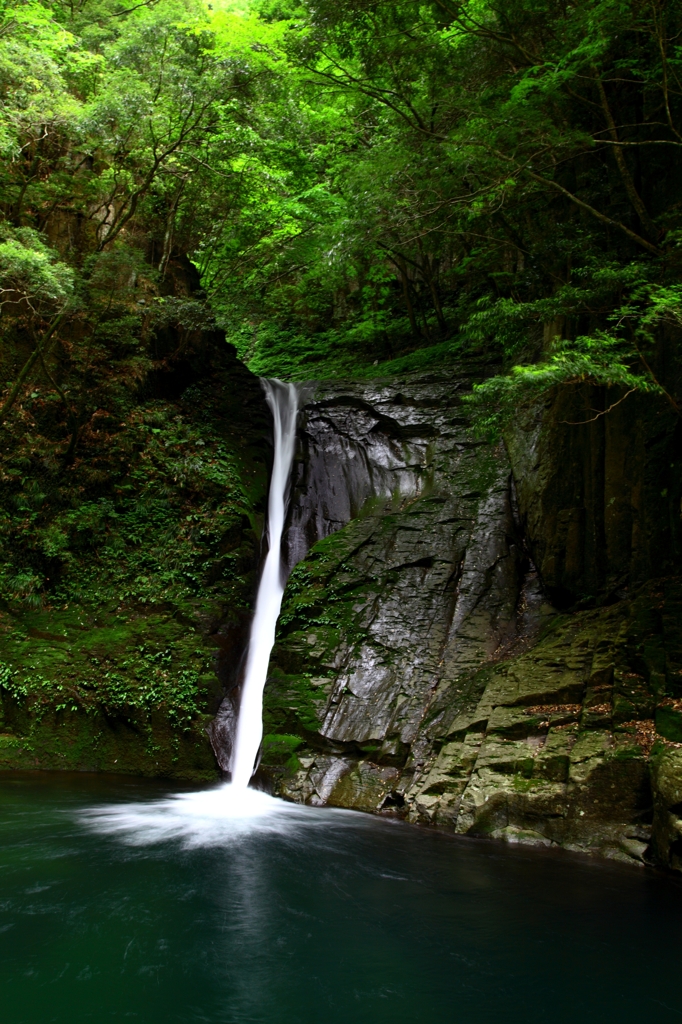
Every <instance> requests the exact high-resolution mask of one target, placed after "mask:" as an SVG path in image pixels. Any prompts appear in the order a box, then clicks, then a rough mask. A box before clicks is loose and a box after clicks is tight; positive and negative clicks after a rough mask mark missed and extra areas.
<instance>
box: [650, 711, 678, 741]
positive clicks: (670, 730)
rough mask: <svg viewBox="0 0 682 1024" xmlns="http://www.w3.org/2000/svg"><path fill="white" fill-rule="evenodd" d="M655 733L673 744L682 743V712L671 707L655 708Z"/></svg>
mask: <svg viewBox="0 0 682 1024" xmlns="http://www.w3.org/2000/svg"><path fill="white" fill-rule="evenodd" d="M656 732H657V733H659V735H661V736H663V737H664V738H665V739H666V740H671V742H673V743H682V711H678V710H677V709H676V708H673V707H662V708H657V709H656Z"/></svg>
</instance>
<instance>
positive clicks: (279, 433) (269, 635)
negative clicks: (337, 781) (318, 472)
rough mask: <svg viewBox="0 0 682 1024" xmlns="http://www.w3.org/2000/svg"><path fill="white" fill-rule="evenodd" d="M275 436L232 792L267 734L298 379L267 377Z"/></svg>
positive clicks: (246, 777)
mask: <svg viewBox="0 0 682 1024" xmlns="http://www.w3.org/2000/svg"><path fill="white" fill-rule="evenodd" d="M263 387H264V389H265V399H266V401H267V403H268V405H269V406H270V410H271V412H272V418H273V426H274V435H275V453H274V462H273V466H272V477H271V479H270V492H269V495H268V524H267V530H268V545H269V546H268V554H267V558H266V559H265V565H264V566H263V574H262V576H261V578H260V583H259V585H258V595H257V597H256V611H255V614H254V617H253V623H252V624H251V635H250V637H249V649H248V653H247V658H246V671H245V674H244V682H243V684H242V694H241V702H240V705H239V717H238V719H237V732H236V736H235V742H234V748H233V751H232V789H233V792H236V791H239V790H242V791H243V790H245V789H246V787H247V786H248V784H249V781H250V779H251V776H252V775H253V773H254V770H255V765H256V758H257V756H258V750H259V748H260V744H261V740H262V738H263V688H264V686H265V679H266V676H267V672H268V664H269V662H270V652H271V651H272V646H273V644H274V642H275V628H276V626H277V619H278V617H279V612H280V608H281V605H282V595H283V593H284V584H285V580H284V577H283V572H282V553H281V547H282V531H283V529H284V517H285V515H286V508H287V501H288V496H289V476H290V474H291V463H292V461H293V458H294V445H295V441H296V417H297V414H298V392H297V390H296V385H295V384H285V383H284V382H283V381H281V380H265V379H264V380H263Z"/></svg>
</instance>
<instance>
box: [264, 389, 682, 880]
mask: <svg viewBox="0 0 682 1024" xmlns="http://www.w3.org/2000/svg"><path fill="white" fill-rule="evenodd" d="M469 387H470V378H469V377H468V376H464V375H462V377H461V379H459V380H456V379H453V378H452V377H451V376H448V378H444V377H436V376H429V377H415V378H412V379H410V380H402V381H401V382H400V383H399V384H397V385H396V384H386V385H383V384H377V383H372V384H368V385H366V386H362V385H357V384H353V385H350V386H348V387H343V386H339V385H335V386H334V387H323V388H320V389H318V391H317V392H316V394H315V395H314V399H313V400H312V401H311V402H310V404H309V405H308V407H307V409H306V411H305V418H304V423H303V425H302V430H301V447H300V452H299V459H298V466H297V470H296V472H297V476H296V481H295V488H294V502H293V508H292V515H291V522H292V533H291V550H292V552H294V553H300V552H301V550H302V549H303V547H304V546H307V545H308V544H309V543H310V542H312V541H313V540H314V539H315V537H316V536H317V537H322V539H321V540H320V541H319V542H318V543H316V544H315V545H314V546H313V547H312V549H311V551H310V553H309V554H308V556H307V557H306V558H305V559H304V560H303V561H302V562H301V563H300V564H299V565H298V566H297V568H296V569H295V570H294V571H293V573H292V576H291V578H290V582H289V586H288V589H287V593H286V595H285V603H284V607H283V614H282V620H281V625H280V630H279V637H278V643H277V646H276V649H275V652H274V657H273V668H272V673H271V678H270V680H269V683H268V689H267V691H266V705H267V706H266V730H267V732H268V736H267V737H266V743H265V763H266V765H268V766H269V771H270V772H271V774H272V775H273V776H274V777H275V779H276V786H277V788H278V791H279V792H280V793H282V795H285V796H287V797H288V798H290V799H293V800H298V801H304V802H307V803H311V804H316V805H320V804H328V805H333V806H342V807H354V808H357V809H362V810H371V811H381V812H386V811H388V810H389V809H390V810H391V812H392V813H400V814H403V815H405V816H406V817H408V818H409V819H410V820H412V821H422V822H430V823H435V824H439V825H444V826H446V827H448V828H451V829H453V830H455V831H457V832H461V833H479V834H480V833H485V834H488V835H491V836H494V837H498V838H501V839H506V840H508V841H512V842H530V843H539V844H546V845H549V844H560V845H562V846H565V847H567V848H570V849H579V850H589V851H599V852H601V853H603V854H605V855H607V856H610V857H615V858H619V859H625V860H628V861H630V862H632V861H637V862H641V861H645V860H647V859H651V858H655V859H657V860H658V861H659V862H663V863H667V864H670V865H671V866H680V864H682V859H681V852H680V840H681V839H682V831H680V830H681V829H682V824H681V823H680V818H682V812H681V810H680V809H681V808H682V758H680V757H678V756H677V755H678V749H677V747H676V745H675V744H676V742H677V741H678V740H682V725H681V724H680V723H681V722H682V714H681V712H680V710H679V707H680V702H679V701H678V698H679V697H680V696H682V685H681V680H682V676H681V675H680V672H681V669H682V657H680V655H681V653H682V652H680V650H679V640H678V637H679V621H680V615H679V614H678V610H679V607H680V605H679V602H680V596H681V595H682V589H681V588H680V585H679V584H678V583H677V582H676V581H674V580H672V581H668V582H666V583H663V582H660V583H658V584H650V585H649V586H646V587H644V589H642V590H640V592H639V594H638V595H635V596H632V595H631V594H630V593H629V592H628V591H626V590H623V591H622V592H621V593H620V594H619V595H616V599H615V603H612V604H608V605H607V606H604V607H594V608H592V609H591V610H583V611H578V612H574V613H573V614H558V613H557V611H556V609H555V608H553V607H552V606H551V605H550V604H549V603H548V601H547V600H546V599H545V598H544V596H543V589H542V588H541V584H540V579H539V578H538V574H537V573H536V571H535V569H534V566H533V563H532V561H531V560H530V557H529V555H530V553H535V552H536V551H537V550H539V551H540V552H541V553H543V561H542V565H543V573H547V572H548V569H547V565H548V564H549V563H547V561H546V552H547V550H548V546H547V543H546V537H547V534H546V533H544V534H543V533H542V529H539V531H538V529H536V530H535V532H533V530H532V529H530V528H529V526H530V527H533V524H534V523H535V524H536V526H537V524H538V523H539V524H540V527H542V521H541V520H542V517H541V516H540V517H539V518H538V516H537V514H536V511H535V510H534V506H533V501H535V503H536V506H537V505H538V503H539V507H542V501H543V497H542V494H535V493H534V492H532V488H530V487H529V485H528V475H530V476H532V475H533V473H534V474H535V477H533V479H534V480H536V481H537V479H538V473H539V472H540V470H542V472H544V473H545V480H544V483H543V486H545V487H548V486H549V485H548V483H547V480H548V479H549V480H550V481H551V485H552V486H553V487H554V488H555V491H556V492H559V491H560V489H561V482H560V477H561V473H562V469H561V466H559V465H557V464H556V461H555V463H554V469H553V471H552V472H551V473H550V472H549V470H547V469H544V468H543V467H542V464H540V466H538V464H537V460H536V462H535V463H532V469H529V468H528V467H529V465H530V464H531V463H530V460H529V457H528V449H527V448H526V449H524V448H523V445H522V439H521V440H519V438H518V437H517V439H516V442H515V446H514V444H512V445H511V451H512V456H514V457H515V466H514V468H515V470H516V474H515V475H516V478H517V479H516V484H517V488H518V491H519V493H521V495H522V501H521V505H522V514H521V515H520V514H519V513H518V511H517V503H516V498H515V491H516V489H515V487H514V483H513V477H514V474H513V473H512V466H511V465H510V462H509V457H508V455H507V451H506V450H505V448H504V447H503V446H501V445H500V446H497V447H491V446H489V445H485V444H482V443H481V442H480V441H477V440H476V439H475V438H474V437H473V436H472V434H471V433H470V430H469V427H468V422H467V416H466V410H465V407H464V406H463V405H462V402H461V398H462V395H463V394H464V393H465V392H466V391H467V390H468V389H469ZM539 443H544V442H539ZM532 444H536V445H537V444H538V438H537V437H534V436H533V435H532V432H531V446H532ZM524 453H525V454H524ZM522 454H524V457H523V458H522V457H521V456H522ZM549 455H551V453H549V454H548V453H545V456H544V457H547V458H549ZM554 457H555V459H556V453H554ZM524 459H525V461H524ZM524 474H525V475H524ZM633 486H634V485H633ZM547 500H549V499H547ZM534 516H535V518H534ZM522 523H523V525H524V526H525V528H526V530H525V534H526V535H525V537H524V536H523V535H522V529H521V524H522ZM579 536H581V535H579ZM581 543H583V547H584V546H585V543H584V539H583V541H582V542H581ZM543 544H544V547H543ZM555 547H556V545H555ZM587 562H588V560H587V559H583V562H582V564H583V565H586V564H587ZM565 564H566V563H565ZM607 569H608V565H607ZM600 572H601V573H602V576H601V581H602V583H604V581H606V582H607V583H608V584H609V585H610V583H611V582H612V578H613V573H611V574H610V575H609V572H608V571H605V570H604V568H603V565H602V569H600ZM585 580H587V583H585ZM620 582H621V586H623V585H624V582H625V581H623V580H621V581H620ZM589 583H594V577H589V574H588V575H587V576H585V577H584V579H583V581H582V584H581V581H580V580H579V579H578V580H577V582H576V580H573V581H572V586H573V587H574V589H577V590H578V591H579V588H580V586H581V585H583V584H584V585H585V586H586V585H587V584H589ZM556 589H557V591H559V596H560V597H561V596H562V595H564V594H565V593H566V592H567V590H568V587H567V586H565V581H564V582H561V583H560V585H559V586H558V587H557V588H556ZM583 593H584V589H583ZM577 596H582V595H581V594H580V592H579V593H578V595H577ZM618 597H619V598H620V599H618ZM611 600H614V598H613V595H612V597H611ZM677 729H680V730H681V731H680V732H679V733H678V732H677V731H676V730H677ZM657 730H658V731H657ZM294 751H295V752H294ZM679 753H682V750H680V751H679ZM652 823H653V841H652Z"/></svg>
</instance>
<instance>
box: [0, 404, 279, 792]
mask: <svg viewBox="0 0 682 1024" xmlns="http://www.w3.org/2000/svg"><path fill="white" fill-rule="evenodd" d="M249 430H250V428H249V426H248V424H247V423H244V422H243V421H242V420H240V418H239V417H238V416H237V415H236V414H234V415H232V414H231V413H230V398H229V395H228V396H226V395H225V393H224V392H223V390H222V388H218V387H216V388H215V389H214V390H211V388H210V387H208V390H207V389H206V388H204V390H203V391H202V390H201V388H194V389H190V392H186V393H185V396H184V397H183V400H182V401H179V402H170V401H158V400H153V401H146V402H142V403H140V404H138V405H135V406H133V408H131V410H130V413H129V415H128V417H127V418H126V420H125V421H124V422H121V423H120V424H118V425H117V427H116V430H115V431H113V433H111V434H110V435H109V436H108V437H107V445H106V446H105V447H104V446H103V447H102V449H101V451H100V452H99V454H98V456H97V457H94V455H93V457H92V458H89V459H88V460H83V461H82V462H78V463H77V464H76V465H75V466H74V467H73V469H72V470H71V471H70V472H69V474H64V473H63V472H62V470H61V468H60V467H59V466H58V465H55V466H54V467H52V468H50V466H49V465H48V466H47V468H46V466H45V459H44V458H43V462H42V463H39V462H37V461H36V460H35V459H34V458H33V457H31V452H28V453H24V452H22V451H21V450H18V451H14V453H13V455H12V456H11V458H10V459H9V462H8V463H6V464H5V467H4V472H5V486H4V488H3V490H2V497H1V498H0V588H1V589H0V594H1V596H2V598H3V599H4V600H3V601H2V602H0V697H1V703H2V721H4V726H3V728H4V730H5V733H6V735H7V737H9V738H7V739H6V741H5V744H4V747H3V752H2V757H0V764H1V765H2V766H3V767H65V768H72V769H73V768H82V767H89V768H93V769H95V770H98V769H99V768H103V767H104V768H106V770H121V771H136V772H142V773H143V774H172V775H178V776H184V777H188V778H197V777H199V776H201V777H207V773H208V774H209V775H212V774H214V773H215V771H216V769H215V763H214V760H213V756H212V753H211V750H210V746H209V743H208V740H207V737H206V735H205V724H206V721H208V720H209V719H210V718H211V717H212V715H213V713H214V712H215V709H216V706H217V703H218V701H219V697H220V693H219V686H218V681H217V678H216V674H215V655H216V650H217V648H216V645H215V644H214V642H213V641H212V639H211V638H210V635H209V634H210V629H208V628H207V627H210V626H211V624H212V623H213V624H217V623H219V622H222V623H223V624H224V625H227V626H228V627H229V626H230V625H231V624H234V625H236V624H238V623H239V622H240V620H241V619H242V618H243V617H244V616H246V615H247V614H248V612H249V608H250V603H251V597H252V592H253V588H254V583H255V572H256V567H257V562H258V541H259V532H260V526H261V521H262V511H261V510H262V506H263V500H264V496H265V490H266V484H267V473H266V467H265V465H264V463H263V461H262V460H261V459H260V457H259V451H258V448H257V445H256V441H257V440H258V439H257V438H256V439H254V432H253V431H251V433H249ZM29 442H30V444H31V445H32V446H33V448H34V449H35V452H34V453H33V454H34V455H35V454H44V453H41V445H43V444H44V443H45V439H44V438H43V437H41V436H37V437H36V436H33V437H29ZM91 454H92V453H91ZM22 467H23V468H22ZM39 495H40V497H39ZM198 750H200V751H201V753H200V754H199V753H197V751H198ZM197 758H198V761H197ZM197 765H199V767H197Z"/></svg>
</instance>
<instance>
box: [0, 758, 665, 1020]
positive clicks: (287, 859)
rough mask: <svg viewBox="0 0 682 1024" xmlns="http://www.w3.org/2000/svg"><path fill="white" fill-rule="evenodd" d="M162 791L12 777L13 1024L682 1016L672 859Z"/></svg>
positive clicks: (1, 780) (8, 934)
mask: <svg viewBox="0 0 682 1024" xmlns="http://www.w3.org/2000/svg"><path fill="white" fill-rule="evenodd" d="M167 795H168V791H167V790H166V789H164V788H163V787H161V786H157V785H152V784H150V783H148V782H138V781H134V780H132V781H131V780H125V779H112V778H103V777H88V776H56V775H34V776H26V775H5V776H2V777H0V843H1V849H0V1020H2V1022H3V1024H49V1022H52V1021H55V1022H60V1024H61V1022H64V1024H66V1022H68V1024H80V1022H85V1021H97V1022H98V1024H104V1022H109V1021H112V1022H114V1021H115V1022H118V1021H131V1022H142V1024H170V1022H176V1021H177V1022H180V1021H182V1022H210V1024H261V1022H263V1024H265V1022H267V1024H318V1022H319V1024H342V1022H343V1024H365V1022H367V1024H370V1022H371V1024H384V1022H385V1024H389V1022H391V1024H422V1022H424V1024H431V1022H434V1024H435V1022H438V1024H450V1022H457V1024H460V1022H461V1024H479V1022H480V1024H482V1022H488V1021H490V1022H493V1021H495V1022H497V1021H505V1022H516V1021H518V1022H524V1024H533V1022H538V1024H539V1022H541V1021H542V1022H543V1024H545V1022H551V1024H564V1022H566V1024H568V1022H571V1024H592V1022H594V1024H597V1022H599V1024H611V1022H616V1021H617V1022H619V1024H629V1022H635V1021H637V1022H638V1024H639V1022H642V1021H652V1020H656V1021H668V1020H670V1021H674V1020H677V1019H682V985H681V984H680V978H681V976H682V968H681V965H682V887H681V886H680V884H679V883H678V882H677V880H676V879H669V878H664V877H659V876H657V875H655V874H653V873H649V872H645V871H637V870H635V869H629V868H626V867H620V866H618V865H615V866H614V865H610V864H608V863H600V862H596V861H588V860H584V859H582V858H576V857H572V856H570V855H567V854H564V853H561V852H559V853H555V852H552V851H549V852H537V851H534V850H523V849H521V850H519V849H510V848H507V847H505V846H502V845H497V844H492V843H485V842H474V841H470V840H466V839H457V838H452V837H448V836H444V835H440V834H436V833H434V832H429V831H423V830H420V829H417V828H413V827H410V826H407V825H403V824H399V823H391V822H388V821H384V820H377V819H373V818H370V817H368V816H363V815H355V814H350V813H348V812H340V811H329V810H314V809H310V808H293V807H289V806H284V807H283V808H282V807H281V806H280V805H278V804H274V803H272V804H268V805H267V806H266V808H265V810H264V813H263V814H262V815H260V816H258V817H255V818H251V819H247V820H241V819H239V818H238V817H237V818H234V817H233V818H230V817H229V816H227V817H225V816H224V815H223V812H222V808H223V806H224V799H225V798H224V792H222V791H220V790H217V789H216V790H213V791H208V792H204V793H203V794H201V795H200V796H198V797H195V796H191V795H187V794H185V795H184V796H183V797H182V798H181V799H167V800H164V798H165V797H166V796H167ZM103 806H106V808H107V809H106V810H104V811H102V810H101V808H102V807H103Z"/></svg>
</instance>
